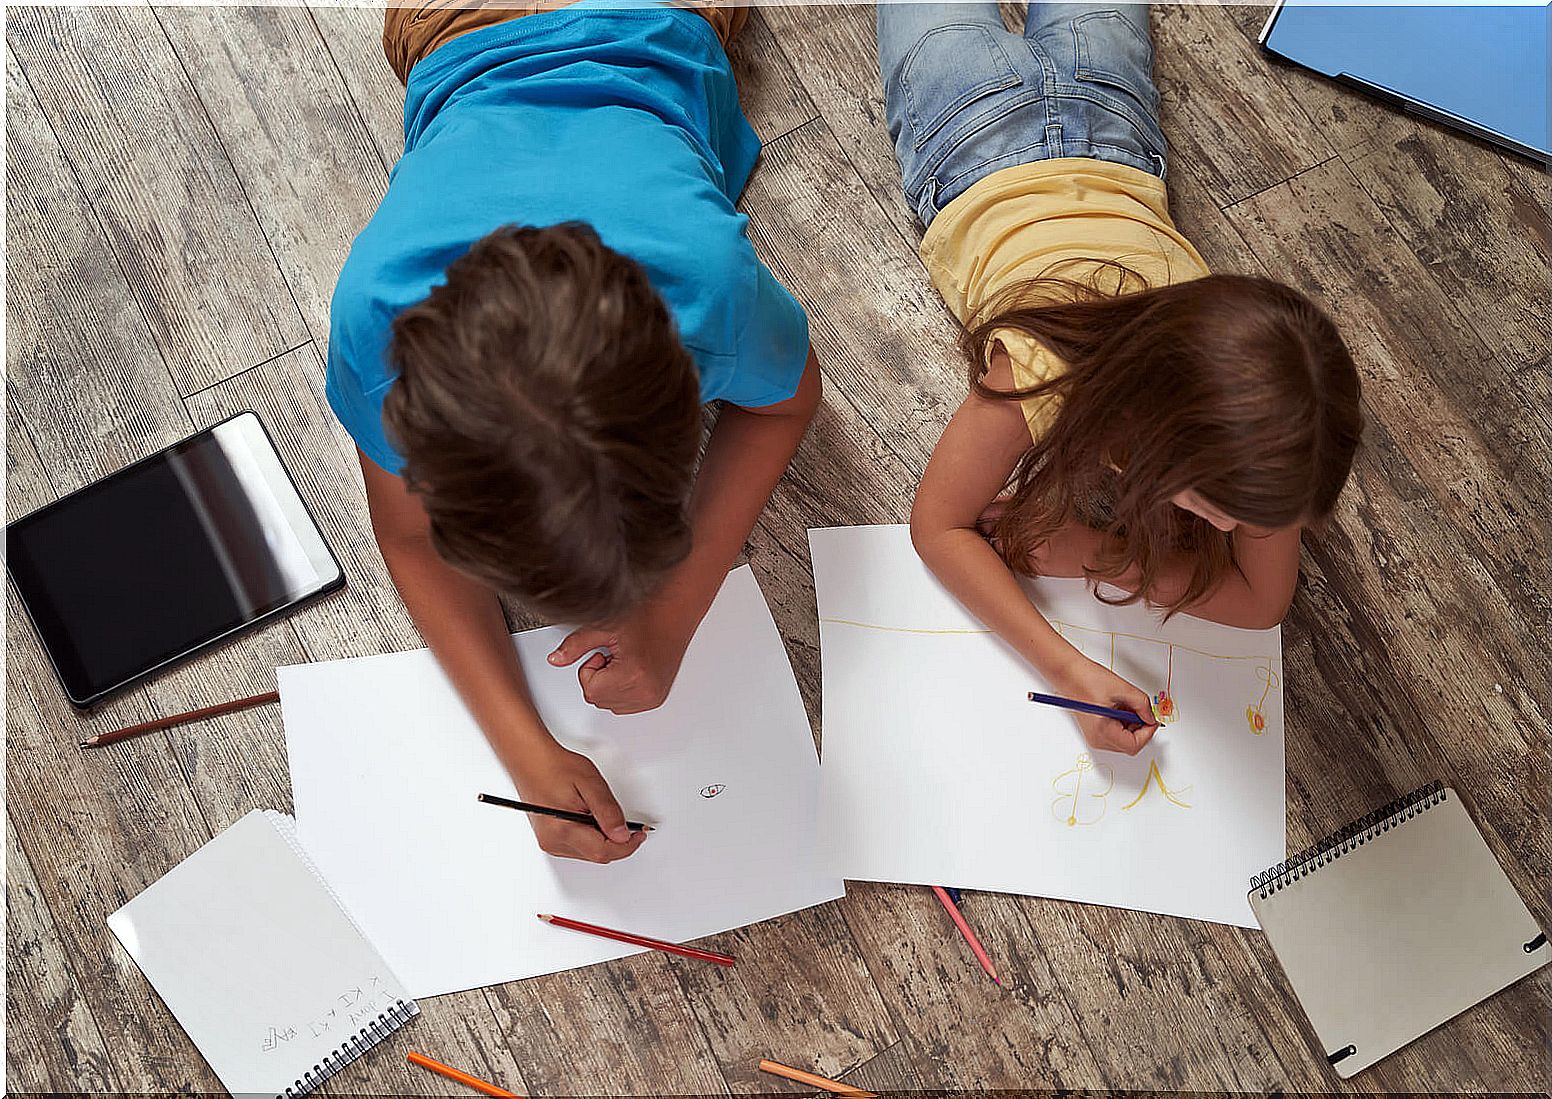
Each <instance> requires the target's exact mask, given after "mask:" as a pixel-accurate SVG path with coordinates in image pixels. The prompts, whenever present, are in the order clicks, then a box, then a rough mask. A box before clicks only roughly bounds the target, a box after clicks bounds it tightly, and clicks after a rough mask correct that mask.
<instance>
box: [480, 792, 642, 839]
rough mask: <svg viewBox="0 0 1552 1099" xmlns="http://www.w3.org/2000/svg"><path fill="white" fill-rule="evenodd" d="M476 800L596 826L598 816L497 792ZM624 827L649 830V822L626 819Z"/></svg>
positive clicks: (635, 830)
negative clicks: (536, 803)
mask: <svg viewBox="0 0 1552 1099" xmlns="http://www.w3.org/2000/svg"><path fill="white" fill-rule="evenodd" d="M478 800H480V801H483V802H485V804H487V805H500V806H502V807H504V808H507V809H521V810H522V811H523V812H525V813H534V814H536V815H538V816H541V817H555V818H556V819H557V820H569V821H571V823H573V824H591V825H592V826H593V827H594V828H597V827H598V818H597V817H595V816H593V815H592V814H591V813H578V812H575V811H574V810H571V809H552V808H550V807H549V806H548V805H535V804H533V803H532V802H529V801H514V800H513V799H512V798H504V797H502V796H501V795H499V794H479V795H478ZM625 827H627V828H629V829H630V830H631V831H632V832H650V831H652V826H651V825H650V824H642V823H641V822H640V821H637V820H628V821H626V822H625Z"/></svg>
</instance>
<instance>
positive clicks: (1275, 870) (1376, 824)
mask: <svg viewBox="0 0 1552 1099" xmlns="http://www.w3.org/2000/svg"><path fill="white" fill-rule="evenodd" d="M1444 798H1445V790H1444V783H1442V782H1437V781H1435V782H1430V783H1429V784H1428V785H1427V786H1424V787H1422V788H1421V789H1418V790H1413V791H1412V792H1411V793H1410V794H1407V795H1405V796H1404V797H1399V798H1397V799H1396V800H1395V801H1393V802H1391V803H1390V804H1389V805H1382V806H1380V807H1379V808H1378V809H1376V810H1374V812H1372V813H1369V814H1368V815H1367V816H1363V817H1359V818H1358V819H1357V820H1355V821H1353V822H1352V823H1351V824H1348V825H1345V826H1344V827H1342V828H1339V829H1337V830H1336V831H1335V832H1333V833H1331V834H1330V835H1329V836H1327V837H1326V838H1325V839H1323V840H1321V841H1320V842H1319V843H1317V844H1315V845H1313V846H1311V847H1307V848H1305V849H1304V850H1303V851H1300V852H1299V853H1298V854H1297V855H1294V856H1292V857H1291V858H1287V859H1284V860H1283V861H1282V862H1280V863H1278V864H1277V865H1276V866H1273V867H1271V868H1270V869H1268V870H1266V871H1265V872H1263V873H1260V874H1257V875H1256V876H1255V877H1253V878H1251V879H1250V889H1251V892H1254V893H1258V894H1259V895H1260V897H1261V899H1262V900H1266V898H1267V897H1269V896H1271V895H1272V894H1273V893H1276V892H1277V891H1278V890H1279V889H1285V888H1287V887H1288V886H1289V885H1290V884H1292V883H1293V882H1296V881H1298V880H1299V879H1300V878H1304V877H1307V876H1308V875H1310V874H1313V873H1314V872H1315V871H1316V870H1319V869H1320V868H1321V867H1322V866H1325V865H1326V864H1327V863H1331V862H1335V861H1336V860H1337V859H1339V858H1341V857H1342V856H1343V855H1345V854H1347V853H1348V852H1349V851H1354V850H1356V849H1357V848H1359V847H1361V846H1362V845H1363V844H1365V843H1367V842H1368V841H1369V840H1371V839H1373V838H1374V837H1375V836H1377V835H1379V834H1380V833H1382V832H1388V831H1390V830H1391V829H1392V828H1394V827H1396V826H1397V825H1398V824H1400V823H1401V822H1402V821H1404V820H1410V819H1411V818H1412V817H1414V816H1416V815H1417V814H1419V813H1421V812H1424V811H1425V810H1427V809H1431V808H1432V807H1433V806H1435V805H1438V804H1439V803H1440V802H1442V801H1443V800H1444Z"/></svg>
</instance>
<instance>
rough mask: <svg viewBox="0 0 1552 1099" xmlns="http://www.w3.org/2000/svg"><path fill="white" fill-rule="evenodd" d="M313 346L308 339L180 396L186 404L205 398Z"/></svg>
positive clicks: (311, 341) (310, 339)
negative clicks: (218, 389) (206, 395)
mask: <svg viewBox="0 0 1552 1099" xmlns="http://www.w3.org/2000/svg"><path fill="white" fill-rule="evenodd" d="M312 344H313V340H312V338H311V337H309V338H308V339H305V340H303V341H302V342H301V343H299V344H297V345H296V346H295V347H288V348H286V349H285V350H284V351H281V352H279V353H278V354H275V355H271V356H270V357H269V358H267V359H265V360H263V361H262V362H256V363H254V364H253V365H252V366H245V367H243V368H242V369H241V370H239V371H237V373H235V374H228V375H227V376H226V377H224V378H217V379H216V380H215V381H213V382H211V383H210V384H209V385H202V386H200V387H199V388H198V389H196V390H194V391H193V392H191V393H183V394H180V396H181V397H182V399H183V400H184V401H185V402H188V401H192V400H193V399H194V398H195V397H199V396H203V395H204V394H206V393H209V392H210V391H211V390H212V389H216V388H218V387H220V386H223V385H226V384H227V383H228V382H234V381H236V380H237V379H239V378H244V377H246V376H247V375H249V374H252V373H253V372H254V371H255V370H260V369H262V368H264V367H266V366H269V365H270V364H271V363H275V362H279V361H280V360H281V359H283V358H285V357H286V356H287V355H294V354H296V352H298V351H300V350H302V348H304V347H309V346H312Z"/></svg>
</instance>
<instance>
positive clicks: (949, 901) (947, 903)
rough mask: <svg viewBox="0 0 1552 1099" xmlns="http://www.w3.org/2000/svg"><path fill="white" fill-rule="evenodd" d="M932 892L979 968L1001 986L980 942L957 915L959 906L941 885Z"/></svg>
mask: <svg viewBox="0 0 1552 1099" xmlns="http://www.w3.org/2000/svg"><path fill="white" fill-rule="evenodd" d="M932 891H933V892H934V893H936V894H937V895H938V900H940V901H942V902H943V907H944V908H946V909H948V917H949V919H951V920H953V921H954V926H955V927H957V928H959V933H960V934H961V935H963V936H964V937H965V942H967V943H969V944H970V949H971V950H972V951H974V952H975V960H976V961H978V962H980V963H981V968H982V969H984V970H986V975H987V976H988V977H990V978H991V979H992V980H994V981H996V982H997V986H998V987H999V988H1000V987H1001V986H1002V981H1001V980H999V979H998V977H997V971H996V970H995V969H993V968H992V960H991V959H990V958H988V957H987V956H986V950H985V948H983V947H982V946H981V940H980V939H977V938H976V937H975V932H974V931H971V930H970V925H969V924H967V923H965V918H964V916H962V915H960V913H959V906H958V905H956V904H955V903H954V898H953V897H950V896H949V895H948V892H947V891H946V890H945V889H944V888H943V887H942V886H941V885H934V886H933V887H932Z"/></svg>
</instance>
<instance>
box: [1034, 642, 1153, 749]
mask: <svg viewBox="0 0 1552 1099" xmlns="http://www.w3.org/2000/svg"><path fill="white" fill-rule="evenodd" d="M1054 685H1055V686H1056V688H1057V690H1058V691H1060V692H1061V693H1062V694H1064V695H1067V696H1068V697H1069V698H1075V699H1078V700H1079V701H1080V702H1096V703H1098V704H1099V705H1101V706H1109V707H1111V708H1112V709H1116V710H1128V711H1130V712H1132V713H1134V714H1136V715H1137V720H1138V724H1137V725H1123V724H1121V722H1119V721H1117V720H1116V719H1115V718H1113V717H1098V716H1096V715H1094V714H1077V713H1075V714H1073V715H1072V716H1073V718H1074V719H1075V720H1076V721H1077V722H1078V728H1079V729H1081V730H1082V731H1083V739H1084V740H1086V741H1088V745H1089V747H1090V748H1094V749H1097V750H1099V751H1101V752H1122V753H1124V754H1126V755H1129V756H1135V755H1136V754H1137V753H1138V752H1140V751H1142V750H1143V748H1144V747H1145V746H1146V745H1147V743H1148V741H1150V740H1152V739H1153V734H1154V733H1156V732H1158V731H1159V724H1158V721H1157V720H1156V719H1155V718H1154V716H1153V703H1152V702H1151V701H1150V700H1149V698H1148V696H1147V694H1145V693H1144V692H1143V691H1141V690H1139V689H1138V688H1136V687H1134V686H1132V684H1130V683H1128V682H1127V681H1126V680H1124V679H1122V678H1121V677H1120V676H1118V675H1116V674H1115V672H1112V671H1111V670H1110V669H1109V668H1106V667H1104V666H1103V665H1101V664H1096V663H1095V662H1094V661H1092V660H1089V659H1087V658H1084V659H1083V660H1082V662H1081V663H1078V664H1077V665H1076V666H1075V667H1074V668H1073V669H1072V670H1071V671H1070V672H1068V673H1067V674H1066V675H1064V676H1062V677H1060V682H1058V683H1056V684H1054Z"/></svg>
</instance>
